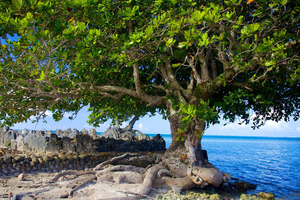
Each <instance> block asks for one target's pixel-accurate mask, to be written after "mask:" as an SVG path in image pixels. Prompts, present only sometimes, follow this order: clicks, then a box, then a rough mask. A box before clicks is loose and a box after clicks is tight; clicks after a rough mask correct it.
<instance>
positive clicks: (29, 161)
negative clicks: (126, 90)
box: [0, 127, 166, 176]
mask: <svg viewBox="0 0 300 200" xmlns="http://www.w3.org/2000/svg"><path fill="white" fill-rule="evenodd" d="M165 147H166V146H165V141H164V139H163V138H162V137H161V136H160V135H159V134H158V135H157V136H155V137H152V138H151V139H150V138H149V136H147V135H143V134H142V133H140V132H138V133H137V134H136V135H131V136H130V137H128V134H127V136H126V137H125V138H123V139H122V138H120V139H114V138H110V137H101V135H100V136H99V135H97V132H96V130H95V129H90V131H89V132H88V131H87V130H86V129H82V130H81V131H80V132H79V131H78V130H77V129H73V130H71V129H67V130H65V131H62V130H60V129H58V130H56V132H55V133H53V132H51V131H47V130H42V131H28V130H27V129H24V130H22V131H19V130H12V129H10V128H9V127H4V128H2V129H1V130H0V175H4V176H5V175H17V174H19V173H29V172H36V171H37V172H59V171H62V170H68V169H73V170H74V169H75V170H84V169H91V168H93V167H95V166H96V165H97V164H99V163H101V162H103V161H105V160H107V159H109V158H112V157H113V156H116V155H121V154H122V153H124V152H137V153H138V156H137V157H136V159H131V160H130V162H132V163H131V164H133V165H135V166H143V167H146V166H147V165H148V164H151V163H154V162H155V160H156V158H157V156H159V155H161V153H162V152H163V151H164V150H165ZM1 149H2V150H3V152H2V151H1ZM4 150H5V151H4ZM7 152H11V153H7ZM126 162H127V164H128V160H127V161H126ZM145 165H146V166H145Z"/></svg>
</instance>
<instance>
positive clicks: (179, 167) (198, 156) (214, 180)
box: [162, 114, 226, 189]
mask: <svg viewBox="0 0 300 200" xmlns="http://www.w3.org/2000/svg"><path fill="white" fill-rule="evenodd" d="M181 117H182V116H180V115H177V114H175V115H171V116H169V117H168V119H169V121H170V128H171V135H172V142H171V145H170V147H169V148H168V150H167V151H166V153H165V155H164V156H163V161H162V162H163V165H164V166H165V167H166V168H167V169H169V170H170V171H171V172H173V174H174V176H175V177H177V179H178V178H181V179H182V178H184V177H189V179H190V182H187V183H186V185H185V186H181V187H182V188H184V189H187V185H188V186H189V187H191V186H193V184H194V185H199V186H200V187H204V186H207V185H209V184H210V185H213V186H215V187H218V186H220V184H221V183H222V182H223V181H224V180H225V179H226V178H225V177H224V175H223V174H222V172H221V171H220V170H218V169H217V168H216V167H214V166H213V165H212V164H211V163H209V161H208V159H207V155H206V151H202V147H201V138H202V133H203V130H204V123H203V122H202V121H197V120H196V119H194V120H193V121H192V123H191V124H190V125H189V127H188V128H187V130H186V131H185V132H181V134H178V132H179V130H180V129H182V125H181ZM183 138H184V140H181V139H183ZM204 152H205V153H204ZM164 180H165V182H167V183H168V184H169V185H172V184H174V185H175V186H178V184H177V185H176V183H177V182H178V180H179V179H178V180H176V178H173V179H172V178H164ZM172 180H173V181H172ZM179 182H180V181H179ZM191 183H193V184H191Z"/></svg>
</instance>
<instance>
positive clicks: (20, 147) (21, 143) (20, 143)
mask: <svg viewBox="0 0 300 200" xmlns="http://www.w3.org/2000/svg"><path fill="white" fill-rule="evenodd" d="M16 143H17V150H19V151H25V148H24V136H23V135H18V137H17V139H16Z"/></svg>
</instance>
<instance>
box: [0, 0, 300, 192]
mask: <svg viewBox="0 0 300 200" xmlns="http://www.w3.org/2000/svg"><path fill="white" fill-rule="evenodd" d="M297 2H298V1H289V0H272V1H267V0H249V1H243V0H228V1H219V0H209V1H207V0H199V1H193V0H151V1H148V0H128V1H118V0H114V1H112V0H40V1H39V0H27V1H22V0H12V1H4V2H1V3H0V12H1V15H0V24H1V29H0V37H2V39H1V52H0V65H1V68H0V70H1V75H0V83H1V84H0V91H1V97H0V109H1V110H0V120H2V123H3V124H7V125H11V124H13V123H17V122H22V121H26V120H27V119H29V118H30V117H31V116H33V115H34V116H43V114H44V113H45V112H46V111H47V110H50V111H52V112H53V113H54V114H53V117H54V119H56V120H59V119H61V118H62V116H63V113H64V112H73V113H74V114H75V115H76V113H77V112H78V111H79V110H80V109H81V108H82V107H83V106H89V109H90V110H91V111H92V113H91V115H90V117H89V122H90V123H91V124H93V125H95V126H98V125H99V123H101V122H103V121H106V120H107V119H118V120H119V121H122V120H128V119H129V118H130V117H132V116H134V115H136V116H144V115H147V114H155V113H160V114H163V115H164V116H165V117H166V118H167V119H168V120H169V122H170V128H171V134H172V143H171V145H170V147H169V149H168V150H167V152H166V153H165V155H164V157H163V160H162V164H163V165H161V166H159V167H157V168H156V170H154V169H153V170H152V172H153V173H154V172H156V171H157V170H159V169H161V168H167V169H168V170H170V171H172V172H173V173H174V177H177V178H178V179H171V178H165V179H164V180H165V181H166V182H168V183H170V184H171V182H172V181H173V182H172V183H173V184H177V182H176V180H181V183H184V186H182V187H183V188H187V187H190V186H193V185H194V184H198V185H201V186H204V185H207V184H208V183H209V184H211V185H214V186H219V185H220V184H221V183H222V181H223V175H222V173H221V172H220V171H219V170H218V169H216V168H214V167H213V166H212V165H211V164H210V163H209V162H208V161H207V159H206V158H205V156H204V154H203V153H202V149H201V137H202V135H203V133H204V130H205V129H206V128H207V127H208V126H209V125H211V124H215V123H218V122H219V121H220V119H221V118H224V119H226V120H229V121H230V122H233V121H234V120H236V119H240V120H242V121H243V122H245V123H249V122H250V116H255V117H254V118H253V122H254V123H253V127H254V128H255V127H259V126H261V125H263V124H264V122H265V121H266V120H275V121H279V120H285V121H288V120H289V119H290V118H291V117H293V119H294V120H297V119H298V118H299V109H300V106H299V102H300V98H299V97H300V90H299V81H300V75H299V73H300V68H299V51H300V35H299V12H300V7H299V6H300V5H299V3H297ZM9 38H10V39H9ZM4 40H5V42H4ZM208 175H209V176H208ZM186 177H188V179H186ZM183 180H184V181H183ZM148 186H149V184H148ZM148 190H149V187H148V188H147V189H145V190H143V193H147V192H148Z"/></svg>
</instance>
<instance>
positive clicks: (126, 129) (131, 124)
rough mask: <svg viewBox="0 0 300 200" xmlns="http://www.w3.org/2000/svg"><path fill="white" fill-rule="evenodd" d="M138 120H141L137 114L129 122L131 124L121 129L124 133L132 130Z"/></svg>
mask: <svg viewBox="0 0 300 200" xmlns="http://www.w3.org/2000/svg"><path fill="white" fill-rule="evenodd" d="M137 120H139V117H138V116H136V115H135V116H134V118H133V119H132V120H131V121H130V122H129V124H128V125H127V126H126V127H125V128H122V129H121V132H122V133H124V132H126V131H132V128H133V126H134V124H135V122H136V121H137Z"/></svg>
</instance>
